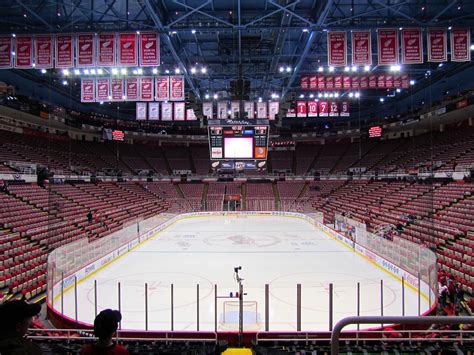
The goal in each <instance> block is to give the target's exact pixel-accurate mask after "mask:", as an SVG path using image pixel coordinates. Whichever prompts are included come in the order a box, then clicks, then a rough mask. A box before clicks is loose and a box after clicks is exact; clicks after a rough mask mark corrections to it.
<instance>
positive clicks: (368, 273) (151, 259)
mask: <svg viewBox="0 0 474 355" xmlns="http://www.w3.org/2000/svg"><path fill="white" fill-rule="evenodd" d="M236 266H242V270H241V272H240V275H241V277H243V278H244V287H245V293H246V295H245V301H248V303H246V307H245V314H244V320H245V326H244V328H245V330H264V309H265V308H264V304H265V303H264V300H265V293H264V287H265V284H269V289H270V298H269V305H270V310H269V318H270V330H279V331H293V330H296V317H297V312H296V299H297V298H296V295H297V284H301V285H302V286H301V287H302V312H301V314H302V318H301V322H302V330H307V331H310V330H328V324H329V314H328V303H329V296H328V290H329V284H330V283H333V285H334V324H335V323H336V322H337V320H339V319H342V318H344V317H347V316H352V315H356V313H357V286H356V285H357V283H358V282H360V285H361V286H360V287H361V299H360V307H361V315H380V314H381V308H382V307H381V296H380V289H381V287H380V285H381V283H380V280H383V315H401V312H402V286H401V282H399V281H398V280H397V279H396V278H394V277H392V276H391V275H389V274H388V273H386V272H384V271H383V270H382V269H380V268H378V267H376V266H374V265H373V264H372V263H370V262H369V261H368V260H366V259H364V258H363V257H361V256H359V255H356V254H355V253H354V252H352V250H350V249H349V248H347V247H345V246H344V245H342V244H341V243H339V242H337V241H335V240H334V239H332V238H331V237H329V236H328V235H327V234H325V233H324V232H322V231H321V230H319V229H317V228H316V227H314V226H313V225H312V224H310V223H309V222H307V221H305V220H302V219H299V218H294V217H273V216H265V217H261V216H252V217H250V216H249V217H235V216H230V217H229V216H210V217H208V216H206V217H195V218H188V219H183V220H180V221H177V222H176V223H174V224H173V225H171V226H170V227H168V228H167V229H165V230H163V231H161V232H160V233H158V234H157V235H156V236H155V237H154V238H152V239H150V240H148V241H146V242H144V243H143V244H141V245H139V246H138V247H137V248H135V249H133V250H132V251H130V252H129V253H128V254H126V255H124V256H122V257H120V258H119V259H117V260H116V261H114V262H113V263H111V264H109V265H108V266H106V267H105V268H103V269H101V270H100V271H99V272H97V273H95V274H93V275H92V276H91V277H89V278H87V279H85V280H84V281H82V282H80V283H79V284H78V292H77V298H78V300H79V301H78V319H79V320H80V321H83V322H86V323H93V319H94V308H95V307H94V304H95V301H94V299H95V297H94V287H93V285H94V280H97V298H98V302H97V303H98V310H99V311H100V310H102V309H105V308H118V286H117V285H118V282H120V284H121V310H122V314H123V320H122V329H145V283H147V284H148V329H150V330H170V329H171V284H173V309H174V312H173V323H174V330H193V331H194V330H196V329H197V322H196V321H197V305H198V302H197V298H198V297H197V292H196V289H197V286H196V285H197V284H199V324H200V330H214V314H215V312H214V307H215V306H214V284H217V285H218V296H229V294H230V293H231V292H233V293H235V292H236V291H238V286H237V283H236V281H235V280H234V278H233V273H234V267H236ZM229 301H230V302H231V303H226V307H227V310H226V313H225V314H224V302H229ZM232 301H236V299H229V298H219V299H218V307H217V309H218V329H219V330H234V329H237V316H236V314H237V313H236V310H237V307H236V303H232ZM58 303H59V302H58ZM58 303H56V307H57V308H59V307H60V304H58ZM427 309H428V301H427V300H426V299H425V298H423V297H422V298H421V312H422V313H423V312H424V311H426V310H427ZM64 313H65V315H67V316H69V317H71V318H74V314H75V307H74V290H69V291H67V292H66V293H65V295H64ZM405 314H406V315H417V314H418V295H417V293H416V292H415V291H414V290H412V289H410V288H408V287H405ZM224 317H225V318H226V320H225V322H224ZM348 328H349V329H350V327H348Z"/></svg>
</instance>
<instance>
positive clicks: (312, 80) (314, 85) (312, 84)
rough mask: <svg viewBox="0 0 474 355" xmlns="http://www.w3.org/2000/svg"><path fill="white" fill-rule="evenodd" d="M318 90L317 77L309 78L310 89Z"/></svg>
mask: <svg viewBox="0 0 474 355" xmlns="http://www.w3.org/2000/svg"><path fill="white" fill-rule="evenodd" d="M317 88H318V77H317V76H315V75H314V76H310V77H309V89H310V90H316V89H317Z"/></svg>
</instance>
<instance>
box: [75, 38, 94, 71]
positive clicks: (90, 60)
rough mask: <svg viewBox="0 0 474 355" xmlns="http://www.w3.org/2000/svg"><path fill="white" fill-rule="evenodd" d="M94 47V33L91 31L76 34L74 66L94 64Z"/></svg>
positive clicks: (81, 66)
mask: <svg viewBox="0 0 474 355" xmlns="http://www.w3.org/2000/svg"><path fill="white" fill-rule="evenodd" d="M95 49H96V47H95V35H94V34H93V33H79V34H78V35H77V36H76V67H77V68H86V67H93V66H95V58H96V53H95Z"/></svg>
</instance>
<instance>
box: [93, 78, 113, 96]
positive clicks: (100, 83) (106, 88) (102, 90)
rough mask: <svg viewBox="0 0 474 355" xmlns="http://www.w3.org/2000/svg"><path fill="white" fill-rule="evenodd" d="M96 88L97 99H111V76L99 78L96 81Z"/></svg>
mask: <svg viewBox="0 0 474 355" xmlns="http://www.w3.org/2000/svg"><path fill="white" fill-rule="evenodd" d="M95 84H96V88H95V94H96V101H109V100H110V99H109V96H110V79H109V78H97V79H96V81H95Z"/></svg>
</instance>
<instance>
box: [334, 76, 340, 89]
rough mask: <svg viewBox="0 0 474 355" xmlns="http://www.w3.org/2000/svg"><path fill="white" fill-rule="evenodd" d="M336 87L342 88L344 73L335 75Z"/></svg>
mask: <svg viewBox="0 0 474 355" xmlns="http://www.w3.org/2000/svg"><path fill="white" fill-rule="evenodd" d="M334 89H336V90H339V89H342V75H336V76H335V77H334Z"/></svg>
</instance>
